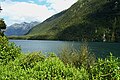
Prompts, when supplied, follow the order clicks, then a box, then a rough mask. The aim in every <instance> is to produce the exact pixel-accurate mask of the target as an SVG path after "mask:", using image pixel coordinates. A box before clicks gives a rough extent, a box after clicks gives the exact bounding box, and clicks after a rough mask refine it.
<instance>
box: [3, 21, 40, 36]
mask: <svg viewBox="0 0 120 80" xmlns="http://www.w3.org/2000/svg"><path fill="white" fill-rule="evenodd" d="M37 24H39V22H37V21H35V22H30V23H27V22H23V23H19V24H18V23H15V24H13V25H11V26H8V27H7V29H6V31H5V35H6V36H22V35H25V34H26V33H27V32H28V31H29V30H30V29H31V28H33V27H34V26H36V25H37Z"/></svg>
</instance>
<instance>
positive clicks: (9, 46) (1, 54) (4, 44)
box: [0, 36, 21, 64]
mask: <svg viewBox="0 0 120 80" xmlns="http://www.w3.org/2000/svg"><path fill="white" fill-rule="evenodd" d="M20 54H21V49H20V48H19V47H17V46H16V45H15V44H14V43H10V42H9V41H8V40H7V38H6V37H1V36H0V63H2V64H7V63H8V62H9V61H10V60H15V58H16V57H18V56H19V55H20Z"/></svg>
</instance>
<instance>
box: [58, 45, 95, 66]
mask: <svg viewBox="0 0 120 80" xmlns="http://www.w3.org/2000/svg"><path fill="white" fill-rule="evenodd" d="M59 57H60V59H61V60H62V61H63V62H64V64H72V65H73V66H75V67H77V68H79V67H81V66H84V67H85V68H90V66H92V65H94V63H95V61H96V57H95V55H94V54H93V53H92V52H90V51H89V48H88V45H87V44H86V43H84V44H82V45H81V46H80V49H79V50H76V49H74V48H65V49H63V50H62V52H61V53H60V54H59Z"/></svg>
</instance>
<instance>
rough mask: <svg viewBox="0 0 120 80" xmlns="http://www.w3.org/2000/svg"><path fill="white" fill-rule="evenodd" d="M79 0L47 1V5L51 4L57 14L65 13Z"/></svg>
mask: <svg viewBox="0 0 120 80" xmlns="http://www.w3.org/2000/svg"><path fill="white" fill-rule="evenodd" d="M77 1H78V0H47V3H49V4H50V6H49V7H50V8H52V9H54V10H55V11H56V12H60V11H63V10H65V9H68V8H69V7H70V6H71V5H72V4H74V3H75V2H77Z"/></svg>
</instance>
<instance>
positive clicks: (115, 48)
mask: <svg viewBox="0 0 120 80" xmlns="http://www.w3.org/2000/svg"><path fill="white" fill-rule="evenodd" d="M10 42H14V43H15V44H16V45H17V46H20V47H21V48H22V51H23V52H24V53H27V52H35V51H41V52H43V53H48V52H54V53H58V52H61V51H62V49H64V48H66V47H68V46H70V47H73V48H75V49H80V45H81V44H82V42H75V41H49V40H10ZM88 47H89V49H90V51H91V52H94V54H95V55H96V56H98V57H106V55H108V54H109V53H110V52H112V53H113V55H114V56H119V57H120V43H103V42H89V43H88Z"/></svg>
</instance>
